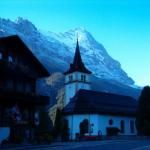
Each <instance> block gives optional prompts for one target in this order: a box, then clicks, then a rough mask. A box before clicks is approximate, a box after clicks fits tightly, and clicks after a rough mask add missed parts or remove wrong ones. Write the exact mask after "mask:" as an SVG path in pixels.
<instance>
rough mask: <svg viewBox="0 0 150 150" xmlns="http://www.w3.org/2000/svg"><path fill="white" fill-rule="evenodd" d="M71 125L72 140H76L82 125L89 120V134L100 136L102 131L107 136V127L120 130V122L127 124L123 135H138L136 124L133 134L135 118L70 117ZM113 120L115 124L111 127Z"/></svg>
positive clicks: (108, 116) (107, 116)
mask: <svg viewBox="0 0 150 150" xmlns="http://www.w3.org/2000/svg"><path fill="white" fill-rule="evenodd" d="M66 119H67V120H68V123H69V129H70V139H75V136H76V133H80V123H81V122H82V121H83V120H84V119H87V120H88V121H89V131H90V132H89V134H90V135H98V132H99V131H101V133H102V135H106V134H107V133H106V128H107V127H117V128H119V129H120V121H121V120H123V121H124V122H125V128H124V129H125V130H124V134H122V135H136V133H137V131H136V127H135V124H134V131H135V132H134V133H131V128H130V121H131V120H132V121H134V122H135V118H134V117H125V116H111V115H96V114H91V115H69V116H67V117H66ZM110 119H112V120H113V124H112V125H109V120H110Z"/></svg>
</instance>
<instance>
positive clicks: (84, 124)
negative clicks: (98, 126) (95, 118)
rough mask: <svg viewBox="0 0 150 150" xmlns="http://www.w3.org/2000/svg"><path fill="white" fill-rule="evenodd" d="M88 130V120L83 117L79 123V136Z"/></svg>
mask: <svg viewBox="0 0 150 150" xmlns="http://www.w3.org/2000/svg"><path fill="white" fill-rule="evenodd" d="M88 132H89V121H88V120H87V119H84V120H83V121H82V122H81V123H80V136H84V134H85V133H88Z"/></svg>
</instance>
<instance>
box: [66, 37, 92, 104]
mask: <svg viewBox="0 0 150 150" xmlns="http://www.w3.org/2000/svg"><path fill="white" fill-rule="evenodd" d="M91 73H92V72H91V71H89V70H88V69H87V68H86V67H85V66H84V63H83V62H82V58H81V55H80V49H79V43H78V39H77V45H76V51H75V55H74V60H73V63H72V64H70V68H69V69H68V71H66V72H65V73H64V74H65V101H64V105H67V104H68V103H69V101H70V98H72V97H73V96H74V95H75V94H76V92H77V91H78V90H80V89H86V90H90V88H91V86H90V84H91V83H90V74H91Z"/></svg>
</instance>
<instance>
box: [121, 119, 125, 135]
mask: <svg viewBox="0 0 150 150" xmlns="http://www.w3.org/2000/svg"><path fill="white" fill-rule="evenodd" d="M124 124H125V123H124V121H123V120H121V121H120V129H121V133H124V126H125V125H124Z"/></svg>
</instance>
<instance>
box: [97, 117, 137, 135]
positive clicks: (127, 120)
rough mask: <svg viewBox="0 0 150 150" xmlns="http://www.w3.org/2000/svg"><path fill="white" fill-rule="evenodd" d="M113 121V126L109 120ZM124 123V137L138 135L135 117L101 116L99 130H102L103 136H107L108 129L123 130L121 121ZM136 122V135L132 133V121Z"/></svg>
mask: <svg viewBox="0 0 150 150" xmlns="http://www.w3.org/2000/svg"><path fill="white" fill-rule="evenodd" d="M110 119H112V120H113V124H112V125H109V120H110ZM121 120H123V121H124V127H125V128H124V133H122V135H135V134H136V133H137V131H136V127H135V117H126V116H111V115H99V121H98V124H99V130H101V132H102V135H106V134H107V133H106V127H117V128H119V129H121V127H120V126H121V125H120V121H121ZM131 120H132V121H134V131H135V132H134V133H131V131H130V130H131V128H130V121H131Z"/></svg>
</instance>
